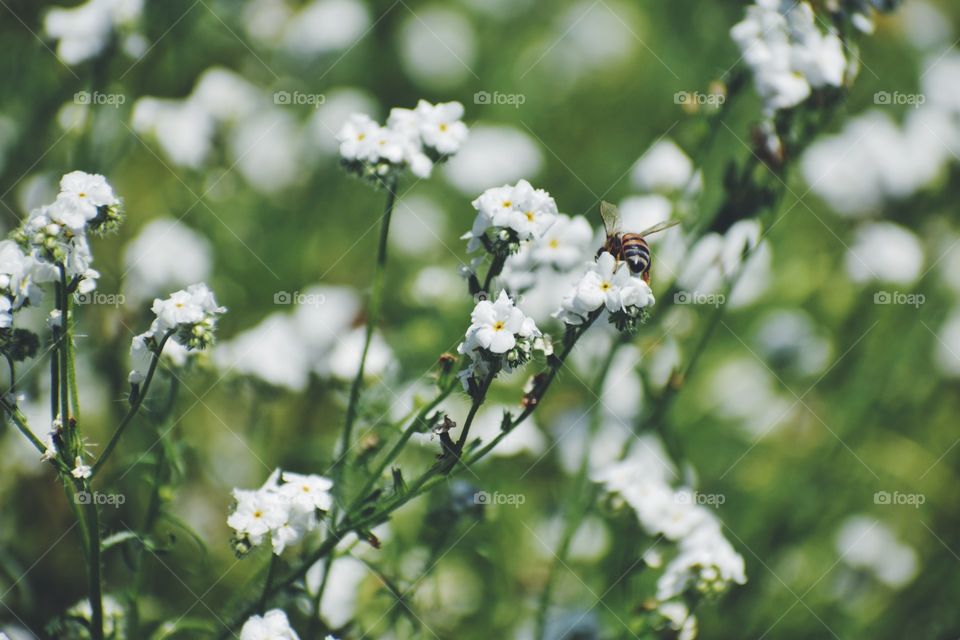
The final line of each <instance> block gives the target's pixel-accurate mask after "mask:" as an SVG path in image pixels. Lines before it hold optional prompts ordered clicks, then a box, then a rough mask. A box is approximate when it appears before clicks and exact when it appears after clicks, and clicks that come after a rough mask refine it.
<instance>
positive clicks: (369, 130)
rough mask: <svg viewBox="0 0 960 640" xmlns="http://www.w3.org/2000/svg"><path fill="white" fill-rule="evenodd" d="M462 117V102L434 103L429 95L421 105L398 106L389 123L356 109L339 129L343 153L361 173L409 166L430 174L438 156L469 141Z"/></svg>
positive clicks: (421, 175)
mask: <svg viewBox="0 0 960 640" xmlns="http://www.w3.org/2000/svg"><path fill="white" fill-rule="evenodd" d="M462 116H463V105H461V104H460V103H459V102H448V103H444V104H438V105H432V104H430V103H429V102H426V101H424V100H421V101H420V102H419V103H418V104H417V107H416V109H401V108H394V109H392V110H391V111H390V117H389V118H388V119H387V125H386V126H385V127H384V126H380V124H378V123H377V122H376V121H374V120H373V119H372V118H370V117H369V116H367V115H365V114H362V113H355V114H352V115H351V116H350V117H348V118H347V121H346V122H345V123H344V125H343V127H342V128H341V129H340V132H339V133H338V134H337V141H338V142H339V143H340V157H341V158H342V159H343V161H344V163H345V164H346V166H347V168H348V169H350V170H351V171H353V172H355V173H357V174H359V175H361V176H370V175H373V176H382V175H385V174H387V173H389V172H391V171H394V170H396V171H399V170H401V169H404V168H409V169H410V171H411V173H413V174H414V175H415V176H417V177H418V178H427V177H429V176H430V174H431V172H432V171H433V165H434V161H435V160H440V159H442V158H445V157H447V156H450V155H452V154H454V153H456V152H457V151H458V150H459V149H460V146H461V145H462V144H463V142H464V141H465V140H466V138H467V127H466V125H465V124H463V122H461V121H460V118H461V117H462Z"/></svg>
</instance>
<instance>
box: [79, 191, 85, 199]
mask: <svg viewBox="0 0 960 640" xmlns="http://www.w3.org/2000/svg"><path fill="white" fill-rule="evenodd" d="M77 196H78V197H80V198H86V197H87V194H86V193H84V192H83V191H81V192H80V193H78V194H77Z"/></svg>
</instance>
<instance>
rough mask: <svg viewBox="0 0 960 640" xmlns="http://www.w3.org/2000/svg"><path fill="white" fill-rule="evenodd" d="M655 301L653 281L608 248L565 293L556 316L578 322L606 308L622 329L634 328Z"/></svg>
mask: <svg viewBox="0 0 960 640" xmlns="http://www.w3.org/2000/svg"><path fill="white" fill-rule="evenodd" d="M654 303H655V300H654V297H653V292H652V291H651V290H650V285H648V284H647V283H646V282H644V281H643V279H642V278H640V277H638V276H635V275H633V274H632V273H631V272H630V268H629V267H628V265H627V263H626V262H622V261H619V260H617V259H616V258H614V257H613V256H612V255H611V254H610V253H607V252H606V251H605V252H603V253H601V254H600V256H599V257H598V258H597V259H596V261H594V262H591V263H589V264H588V266H587V272H586V273H585V274H584V276H583V277H582V278H581V279H580V281H579V282H577V284H576V285H574V287H573V288H572V289H570V291H568V292H567V294H566V295H565V296H564V297H563V301H562V302H561V306H560V310H559V311H557V312H556V314H554V315H555V317H557V318H559V319H560V320H562V321H563V322H564V323H565V324H567V325H571V326H578V325H581V324H583V323H584V322H586V321H587V319H588V318H589V317H590V316H591V315H592V314H593V313H595V312H596V311H598V310H603V309H605V310H606V311H607V313H609V314H610V322H611V323H613V324H614V325H616V327H617V329H619V330H621V331H632V330H634V329H635V328H636V326H637V323H639V322H642V321H643V320H644V319H645V316H646V313H647V307H650V306H653V304H654Z"/></svg>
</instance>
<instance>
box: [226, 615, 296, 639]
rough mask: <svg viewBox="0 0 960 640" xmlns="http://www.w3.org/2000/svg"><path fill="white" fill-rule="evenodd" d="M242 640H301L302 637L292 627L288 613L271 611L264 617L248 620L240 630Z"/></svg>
mask: <svg viewBox="0 0 960 640" xmlns="http://www.w3.org/2000/svg"><path fill="white" fill-rule="evenodd" d="M240 640H300V636H298V635H297V632H296V631H294V630H293V627H291V626H290V621H289V620H287V614H286V613H284V612H283V611H281V610H280V609H271V610H270V611H267V612H266V613H265V614H264V615H263V616H262V617H261V616H252V617H251V618H250V619H249V620H247V621H246V622H245V623H244V624H243V628H242V629H241V630H240Z"/></svg>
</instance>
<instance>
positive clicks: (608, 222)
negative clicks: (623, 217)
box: [600, 201, 622, 236]
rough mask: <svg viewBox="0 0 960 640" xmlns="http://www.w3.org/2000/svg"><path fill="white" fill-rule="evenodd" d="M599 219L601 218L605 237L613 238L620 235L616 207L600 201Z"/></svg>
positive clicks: (618, 212)
mask: <svg viewBox="0 0 960 640" xmlns="http://www.w3.org/2000/svg"><path fill="white" fill-rule="evenodd" d="M600 217H601V218H603V228H604V229H605V230H606V232H607V236H615V235H617V234H618V233H620V227H621V226H622V223H621V221H620V210H619V209H617V207H616V205H612V204H610V203H609V202H606V201H601V202H600Z"/></svg>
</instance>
